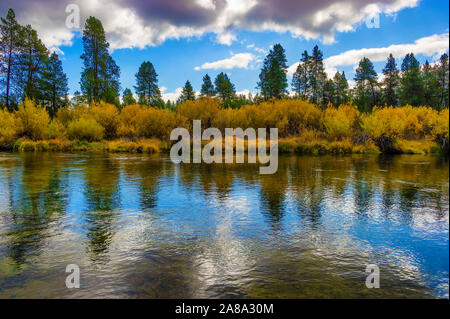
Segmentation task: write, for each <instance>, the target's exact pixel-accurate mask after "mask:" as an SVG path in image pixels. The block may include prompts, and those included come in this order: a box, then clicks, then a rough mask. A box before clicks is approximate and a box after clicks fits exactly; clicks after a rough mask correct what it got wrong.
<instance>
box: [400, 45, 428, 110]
mask: <svg viewBox="0 0 450 319" xmlns="http://www.w3.org/2000/svg"><path fill="white" fill-rule="evenodd" d="M402 73H403V75H402V77H401V80H400V83H401V86H400V90H399V96H400V103H401V104H402V105H406V104H408V105H412V106H419V105H422V104H423V103H424V83H423V78H422V75H421V72H420V64H419V61H417V59H416V58H415V57H414V54H413V53H410V54H407V55H406V56H405V58H404V60H403V63H402Z"/></svg>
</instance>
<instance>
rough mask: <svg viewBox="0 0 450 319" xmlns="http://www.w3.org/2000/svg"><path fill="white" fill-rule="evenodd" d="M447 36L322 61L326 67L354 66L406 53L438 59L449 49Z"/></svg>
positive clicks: (350, 52)
mask: <svg viewBox="0 0 450 319" xmlns="http://www.w3.org/2000/svg"><path fill="white" fill-rule="evenodd" d="M448 43H449V34H448V33H444V34H434V35H432V36H429V37H424V38H420V39H418V40H416V41H414V43H408V44H393V45H391V46H388V47H382V48H365V49H359V50H349V51H345V52H343V53H341V54H338V55H335V56H331V57H329V58H327V59H325V60H324V64H325V66H326V67H336V66H346V65H355V64H357V63H358V62H359V61H360V60H361V59H362V58H364V57H366V58H369V59H370V60H371V61H372V62H379V61H385V60H386V58H387V57H388V56H389V54H390V53H392V55H393V56H394V58H397V59H398V58H403V57H404V56H405V55H406V54H407V53H411V52H413V53H414V54H416V55H417V54H423V55H426V56H433V57H439V56H440V55H442V54H443V53H445V52H447V51H448V49H449V44H448Z"/></svg>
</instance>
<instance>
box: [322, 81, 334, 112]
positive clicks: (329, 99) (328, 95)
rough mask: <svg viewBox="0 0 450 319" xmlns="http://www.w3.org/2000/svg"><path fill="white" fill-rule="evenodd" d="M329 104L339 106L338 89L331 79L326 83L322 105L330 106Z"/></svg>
mask: <svg viewBox="0 0 450 319" xmlns="http://www.w3.org/2000/svg"><path fill="white" fill-rule="evenodd" d="M329 104H333V105H335V106H338V105H337V104H336V87H335V85H334V81H333V80H331V79H330V80H327V81H326V82H325V85H324V87H323V96H322V105H323V106H328V105H329Z"/></svg>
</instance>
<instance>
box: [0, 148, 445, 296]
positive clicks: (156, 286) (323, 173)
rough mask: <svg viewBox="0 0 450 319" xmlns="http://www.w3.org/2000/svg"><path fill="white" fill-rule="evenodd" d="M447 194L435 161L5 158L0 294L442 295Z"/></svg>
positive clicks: (0, 167) (440, 164)
mask: <svg viewBox="0 0 450 319" xmlns="http://www.w3.org/2000/svg"><path fill="white" fill-rule="evenodd" d="M448 200H449V167H448V160H447V159H443V158H440V157H431V156H395V157H384V156H349V157H295V156H292V157H281V158H280V161H279V169H278V172H277V174H275V175H259V167H258V166H257V165H256V164H255V165H252V164H235V165H227V164H223V165H205V164H191V165H188V164H183V165H174V164H172V163H171V162H170V160H169V159H168V158H166V157H158V156H151V157H150V156H136V155H108V154H105V155H104V154H96V155H92V154H9V153H1V154H0V297H3V298H8V297H67V298H78V297H80V298H81V297H87V298H91V297H131V298H183V297H184V298H191V297H193V298H196V297H199V298H204V297H215V298H220V297H229V298H265V297H276V298H287V297H289V298H317V297H319V298H320V297H346V298H364V297H446V298H448V289H449V245H448V230H449V213H448V212H449V204H448ZM72 263H74V264H77V265H79V266H80V269H81V289H76V290H69V289H67V288H65V277H66V273H65V267H66V265H67V264H72ZM368 264H377V265H378V266H379V267H380V271H381V288H380V289H370V290H369V289H367V288H366V287H365V278H366V275H367V274H366V273H365V269H366V265H368Z"/></svg>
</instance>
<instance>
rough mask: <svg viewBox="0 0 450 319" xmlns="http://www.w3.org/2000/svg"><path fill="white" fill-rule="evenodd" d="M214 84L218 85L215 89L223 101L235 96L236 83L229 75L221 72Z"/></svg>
mask: <svg viewBox="0 0 450 319" xmlns="http://www.w3.org/2000/svg"><path fill="white" fill-rule="evenodd" d="M214 84H215V86H216V88H215V91H216V93H217V94H218V95H219V97H220V98H221V99H222V101H225V100H231V99H233V98H234V97H235V95H236V90H235V88H234V84H233V83H231V81H230V79H229V78H228V75H226V74H225V73H223V72H221V73H219V74H218V75H217V77H216V79H215V80H214Z"/></svg>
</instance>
